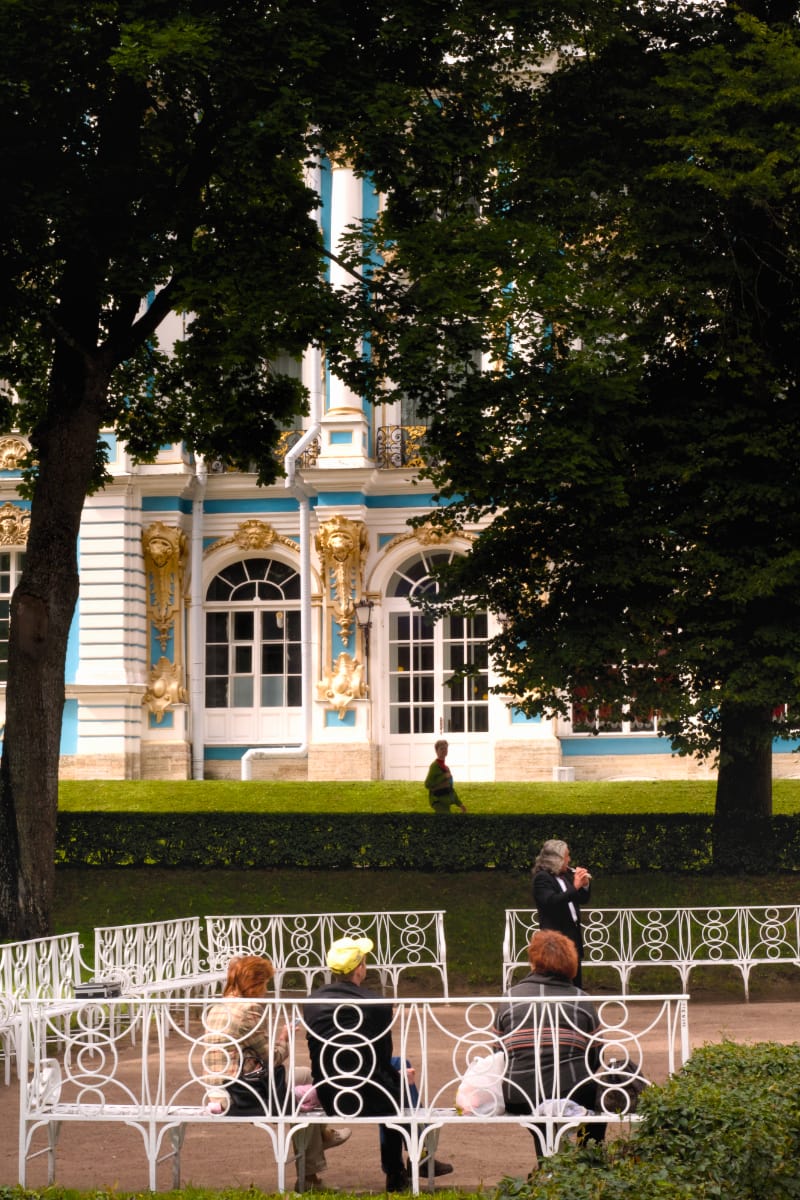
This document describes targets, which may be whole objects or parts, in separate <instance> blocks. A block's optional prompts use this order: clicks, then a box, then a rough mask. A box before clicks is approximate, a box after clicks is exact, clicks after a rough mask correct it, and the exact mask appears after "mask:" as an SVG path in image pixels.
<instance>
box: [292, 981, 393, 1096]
mask: <svg viewBox="0 0 800 1200" xmlns="http://www.w3.org/2000/svg"><path fill="white" fill-rule="evenodd" d="M375 999H378V997H376V995H375V993H374V992H371V991H370V990H369V989H368V988H365V987H360V986H359V985H358V984H355V983H351V982H350V981H349V980H337V981H336V982H333V983H328V984H326V985H325V986H324V987H321V988H317V990H316V991H314V992H312V993H311V995H310V997H309V999H308V1003H307V1004H305V1005H304V1006H303V1015H304V1018H305V1022H306V1025H307V1027H308V1032H307V1038H308V1052H309V1055H310V1056H311V1076H312V1078H313V1080H314V1083H315V1084H316V1087H317V1095H318V1096H319V1099H320V1103H321V1104H322V1107H323V1108H324V1109H325V1111H326V1113H328V1114H329V1115H330V1116H334V1115H337V1116H345V1117H347V1116H357V1115H361V1116H367V1117H382V1116H388V1115H391V1114H394V1113H397V1111H398V1108H399V1103H400V1074H399V1072H398V1071H397V1069H396V1068H395V1067H393V1066H392V1063H391V1059H392V1052H393V1048H392V1032H391V1025H392V1006H391V1004H375V1005H362V1004H360V1003H359V1001H361V1000H375Z"/></svg>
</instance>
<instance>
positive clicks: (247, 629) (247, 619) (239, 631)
mask: <svg viewBox="0 0 800 1200" xmlns="http://www.w3.org/2000/svg"><path fill="white" fill-rule="evenodd" d="M253 630H254V622H253V613H251V612H237V613H234V614H233V637H234V641H237V642H252V640H253Z"/></svg>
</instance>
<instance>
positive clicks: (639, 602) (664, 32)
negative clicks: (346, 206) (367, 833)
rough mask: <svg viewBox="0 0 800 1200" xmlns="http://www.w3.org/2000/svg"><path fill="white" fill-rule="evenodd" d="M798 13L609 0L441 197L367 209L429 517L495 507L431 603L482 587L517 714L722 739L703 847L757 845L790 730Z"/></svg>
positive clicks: (716, 748) (382, 326)
mask: <svg viewBox="0 0 800 1200" xmlns="http://www.w3.org/2000/svg"><path fill="white" fill-rule="evenodd" d="M798 10H800V6H799V5H798V4H796V3H788V2H781V3H775V2H770V0H750V2H749V3H746V4H741V5H733V4H725V3H720V4H712V3H707V4H699V5H698V4H685V5H684V4H680V3H664V4H662V3H650V4H648V3H638V2H637V3H633V4H630V5H628V4H618V5H611V6H598V8H597V13H600V14H602V17H603V25H602V27H601V26H600V24H599V23H598V24H597V25H595V27H594V28H591V29H589V30H588V31H587V36H586V37H585V38H584V39H583V40H582V42H581V43H580V44H578V42H577V39H576V41H574V42H573V43H572V44H569V45H565V46H564V47H563V48H562V52H561V53H560V55H559V56H558V58H557V59H556V60H554V61H553V62H550V63H545V64H543V66H542V69H540V70H539V71H538V72H531V74H530V75H529V76H528V77H527V79H526V78H525V77H523V76H520V75H519V74H518V75H516V76H514V77H513V78H509V79H507V81H506V84H507V87H506V93H505V95H504V96H502V97H498V98H497V100H496V105H497V107H495V108H494V109H493V110H491V109H487V110H486V111H485V113H484V121H485V123H486V125H487V126H488V125H489V124H491V125H492V129H491V137H490V138H489V140H488V142H487V146H486V149H485V150H484V151H483V152H476V149H475V146H474V145H472V144H471V145H470V146H469V149H468V152H467V153H466V154H465V156H464V162H463V165H462V168H461V170H460V171H456V170H455V169H454V175H457V176H458V178H459V181H460V182H461V183H462V184H463V187H462V188H461V191H460V193H459V196H460V201H459V202H454V201H455V198H454V196H453V195H452V193H451V194H450V196H449V197H443V196H442V194H441V191H440V190H439V189H438V185H431V186H429V187H428V188H427V190H426V189H425V187H424V186H423V187H422V188H420V187H417V188H416V190H415V191H414V192H409V193H408V194H407V195H406V197H405V202H404V203H401V202H399V198H398V202H396V203H395V204H394V205H391V204H390V205H389V206H388V207H387V210H386V212H385V214H384V217H383V224H382V226H380V227H378V228H377V229H376V231H375V232H376V240H377V242H378V244H381V242H382V243H383V244H384V245H385V246H386V247H390V248H391V254H390V256H389V261H388V263H387V266H386V272H385V280H384V288H383V290H382V291H379V292H378V293H377V296H376V317H375V318H374V319H375V322H376V327H377V330H378V332H377V334H376V338H375V351H376V352H375V355H374V356H373V360H372V363H371V367H372V371H373V373H374V379H373V384H374V386H375V387H376V388H377V387H378V386H380V385H381V381H382V380H383V379H386V378H388V379H390V380H393V381H394V383H395V384H396V386H398V387H399V388H402V389H403V390H404V391H406V392H407V393H410V394H412V395H414V396H415V397H416V398H417V399H418V401H419V403H420V405H421V407H422V409H423V411H424V412H426V413H427V415H428V419H429V422H430V429H429V435H428V447H429V453H430V459H431V464H432V465H431V469H430V474H431V477H432V479H433V480H434V482H436V483H437V484H438V485H439V487H440V492H441V495H442V497H443V498H444V499H446V500H448V501H449V505H448V506H447V507H446V508H443V509H442V510H440V513H439V519H440V520H441V521H442V522H443V523H445V524H451V525H453V524H460V525H462V526H463V525H473V524H475V523H476V522H478V521H479V520H480V519H484V518H486V517H487V516H491V517H492V518H493V519H492V523H491V525H490V526H489V527H488V528H486V529H485V531H484V532H482V533H481V535H480V536H479V538H478V539H477V542H476V543H475V547H474V550H473V551H472V552H471V553H470V554H469V555H468V556H467V557H466V558H464V559H462V560H459V561H458V562H456V563H455V564H454V565H453V567H452V568H451V569H450V572H449V574H448V575H447V576H446V577H444V578H443V580H442V590H441V592H440V595H439V600H438V604H437V605H436V611H438V612H442V611H444V610H445V609H447V608H448V607H450V608H452V607H453V606H459V605H463V604H464V603H465V600H464V597H469V598H470V603H474V604H477V605H479V606H488V607H490V608H491V609H493V610H494V611H495V612H497V613H499V614H501V616H502V621H503V628H502V632H501V633H500V634H499V635H498V636H497V637H496V638H495V639H494V641H493V643H492V647H491V649H492V652H493V655H494V658H495V662H496V664H497V667H498V669H499V671H500V673H501V675H502V676H503V677H504V683H503V690H504V691H511V692H512V693H514V694H516V696H517V698H518V699H517V703H519V704H521V706H522V707H523V708H524V709H525V710H526V711H527V712H528V713H530V714H537V713H543V714H548V715H552V714H555V713H562V714H568V713H569V712H570V707H571V703H572V701H573V699H574V698H575V697H576V696H579V697H581V699H582V702H583V703H584V704H585V705H588V706H589V707H590V708H591V707H593V706H597V707H610V708H611V710H612V711H613V712H615V713H617V714H621V713H622V712H623V711H626V710H627V711H629V712H632V713H634V714H635V713H636V712H643V713H648V712H650V711H651V710H654V709H655V710H658V711H659V712H660V714H661V718H662V729H665V730H666V731H667V733H668V734H669V735H670V736H671V737H672V739H673V745H674V747H675V749H676V750H677V751H678V752H680V753H700V754H703V755H708V756H711V757H712V758H715V759H716V760H717V761H718V764H719V774H718V787H717V803H716V821H715V859H716V862H717V863H718V865H720V866H730V865H734V866H735V865H741V864H742V863H743V862H750V863H754V864H762V865H763V864H764V863H765V862H767V861H768V858H769V855H768V852H767V846H768V841H769V829H770V820H769V818H770V815H771V749H772V741H773V738H774V737H775V736H785V737H789V736H797V735H798V733H800V405H799V404H798V400H799V399H800V396H799V395H798V384H799V383H800V380H799V378H798V366H799V365H800V242H799V240H798V239H799V238H800V232H799V231H800V175H798V169H797V164H798V162H800V82H798V81H800V24H799V21H798V18H799V11H798ZM423 208H426V210H427V211H426V215H427V217H428V220H427V222H426V224H425V236H424V237H423V236H422V235H421V232H420V228H419V221H418V215H419V212H420V211H421V210H422V209H423ZM412 213H413V216H412Z"/></svg>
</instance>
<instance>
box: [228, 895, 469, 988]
mask: <svg viewBox="0 0 800 1200" xmlns="http://www.w3.org/2000/svg"><path fill="white" fill-rule="evenodd" d="M206 931H207V932H206V940H207V956H208V967H209V970H210V971H214V972H219V971H222V970H224V968H225V967H226V965H227V963H228V962H229V960H230V959H231V958H233V957H235V956H236V955H238V954H262V955H266V957H267V958H269V959H271V961H272V964H273V966H274V967H275V989H276V991H280V990H281V987H282V985H283V980H284V977H285V976H286V975H290V974H296V975H301V976H302V977H303V982H304V986H305V990H306V991H308V990H309V989H310V988H311V987H312V986H313V984H314V982H315V980H316V981H317V982H319V978H324V979H325V980H327V979H329V978H330V975H329V972H328V970H327V967H326V965H325V955H326V953H327V950H328V947H329V946H330V945H331V943H332V942H333V941H335V940H336V939H337V938H340V937H346V936H349V937H368V938H371V939H372V942H373V943H374V950H373V951H372V953H371V954H370V955H369V967H370V970H371V971H376V972H377V973H378V976H379V978H380V981H381V986H382V988H383V990H384V991H387V990H389V989H391V991H392V994H393V995H395V996H396V995H397V988H398V983H399V980H400V976H401V975H402V974H403V972H407V971H416V970H417V969H419V968H422V967H425V968H430V969H432V970H433V971H435V972H437V974H438V975H439V978H440V979H441V983H442V994H443V996H445V997H447V995H448V986H447V949H446V944H445V936H444V912H443V911H436V910H434V911H429V912H372V913H364V912H351V913H291V914H287V913H273V914H263V915H254V916H219V917H214V916H210V917H206Z"/></svg>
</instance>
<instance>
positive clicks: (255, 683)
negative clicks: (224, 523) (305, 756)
mask: <svg viewBox="0 0 800 1200" xmlns="http://www.w3.org/2000/svg"><path fill="white" fill-rule="evenodd" d="M299 601H300V576H299V574H298V572H297V571H296V570H295V568H294V567H292V566H289V565H288V564H287V563H284V562H280V561H279V560H278V559H274V558H245V559H242V560H241V561H239V562H235V563H231V564H230V566H228V567H225V568H224V570H222V571H220V573H219V574H218V575H217V576H215V578H214V579H212V581H211V583H210V584H209V587H208V590H207V592H206V614H205V616H206V708H208V709H233V708H235V709H250V710H256V709H280V708H294V707H299V706H300V705H301V704H302V700H303V697H302V678H301V640H300V605H299Z"/></svg>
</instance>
